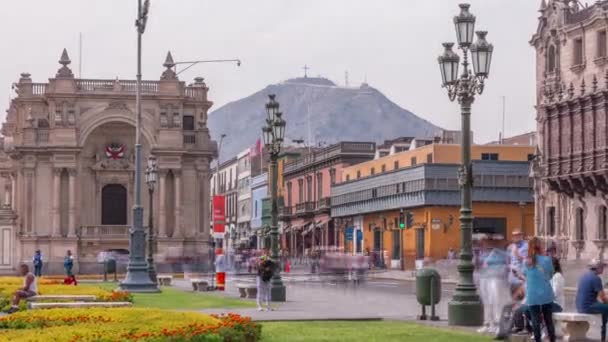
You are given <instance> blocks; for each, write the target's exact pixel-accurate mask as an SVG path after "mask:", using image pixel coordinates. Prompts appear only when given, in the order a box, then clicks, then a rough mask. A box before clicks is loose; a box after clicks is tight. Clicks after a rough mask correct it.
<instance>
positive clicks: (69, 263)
mask: <svg viewBox="0 0 608 342" xmlns="http://www.w3.org/2000/svg"><path fill="white" fill-rule="evenodd" d="M73 267H74V256H72V251H71V250H69V249H68V251H67V253H66V255H65V257H64V258H63V268H64V269H65V274H66V275H67V277H68V278H72V277H73V276H74V274H73V273H72V268H73Z"/></svg>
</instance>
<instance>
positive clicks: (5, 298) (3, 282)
mask: <svg viewBox="0 0 608 342" xmlns="http://www.w3.org/2000/svg"><path fill="white" fill-rule="evenodd" d="M22 286H23V278H17V277H0V308H2V309H7V308H8V305H9V301H10V298H11V296H12V295H13V293H15V291H16V290H17V289H19V288H20V287H22ZM38 294H40V295H94V296H95V297H97V299H96V300H97V301H99V302H133V296H132V295H131V294H130V293H128V292H124V291H110V290H106V289H103V288H101V287H98V286H95V285H90V284H87V285H84V286H81V285H79V286H72V285H64V284H63V281H59V280H55V279H45V278H39V279H38ZM21 306H22V308H25V303H23V302H22V303H21Z"/></svg>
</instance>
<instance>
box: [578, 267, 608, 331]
mask: <svg viewBox="0 0 608 342" xmlns="http://www.w3.org/2000/svg"><path fill="white" fill-rule="evenodd" d="M604 266H605V264H604V263H603V262H602V261H601V260H599V259H593V260H591V262H590V263H589V265H588V267H589V271H588V272H586V273H585V274H583V275H582V276H581V278H580V280H579V281H578V289H577V291H576V310H577V311H578V312H580V313H585V314H601V315H602V330H601V340H602V342H605V341H606V322H608V297H607V296H606V291H604V286H603V284H602V279H601V278H600V275H601V274H602V273H603V272H604Z"/></svg>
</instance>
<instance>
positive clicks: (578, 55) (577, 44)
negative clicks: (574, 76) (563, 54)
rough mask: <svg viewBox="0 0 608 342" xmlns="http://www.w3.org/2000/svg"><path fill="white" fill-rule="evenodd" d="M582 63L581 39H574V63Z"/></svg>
mask: <svg viewBox="0 0 608 342" xmlns="http://www.w3.org/2000/svg"><path fill="white" fill-rule="evenodd" d="M581 64H583V39H582V38H578V39H575V40H574V65H581Z"/></svg>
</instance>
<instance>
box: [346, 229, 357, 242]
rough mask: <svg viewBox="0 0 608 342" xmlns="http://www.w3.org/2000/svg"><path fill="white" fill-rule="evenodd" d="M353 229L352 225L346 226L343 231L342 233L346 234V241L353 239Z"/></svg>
mask: <svg viewBox="0 0 608 342" xmlns="http://www.w3.org/2000/svg"><path fill="white" fill-rule="evenodd" d="M354 230H355V228H354V227H346V230H345V231H344V234H345V235H346V241H353V232H354Z"/></svg>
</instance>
